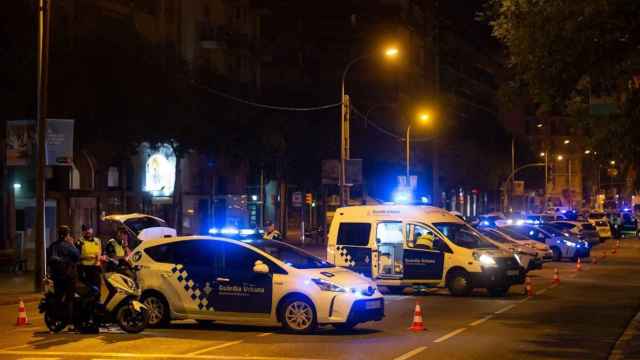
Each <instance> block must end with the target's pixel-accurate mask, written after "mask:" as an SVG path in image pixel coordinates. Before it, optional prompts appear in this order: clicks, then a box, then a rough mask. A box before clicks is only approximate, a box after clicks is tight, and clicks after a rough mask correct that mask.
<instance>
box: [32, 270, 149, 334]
mask: <svg viewBox="0 0 640 360" xmlns="http://www.w3.org/2000/svg"><path fill="white" fill-rule="evenodd" d="M107 261H108V262H109V263H108V265H109V266H108V268H107V272H105V273H103V274H102V280H103V282H104V284H105V287H106V290H107V291H106V292H102V294H101V292H100V291H99V289H97V288H95V287H93V288H90V287H89V286H87V285H84V284H82V285H80V286H78V289H77V292H76V295H75V297H74V300H73V314H72V316H71V321H69V320H68V318H69V317H68V316H66V315H67V314H66V312H67V311H66V307H65V306H61V305H62V304H60V300H59V299H57V298H56V296H55V295H54V292H53V280H52V279H50V278H47V279H46V280H45V286H46V290H45V295H44V298H43V299H42V300H41V301H40V305H39V307H38V308H39V310H40V313H43V314H44V322H45V324H46V326H47V328H48V329H49V330H51V331H52V332H60V331H62V330H63V329H64V328H66V327H67V325H69V323H71V324H73V325H74V327H75V329H76V330H78V331H80V332H81V333H97V332H98V331H99V327H101V326H106V325H108V324H113V323H115V324H118V326H120V328H121V329H122V330H123V331H125V332H127V333H132V334H135V333H140V332H142V331H143V330H144V329H145V328H146V327H147V322H148V312H147V308H146V306H145V305H144V304H142V303H141V302H140V301H139V299H140V294H141V291H140V288H139V287H138V285H137V283H136V280H135V272H136V271H137V270H138V269H136V268H135V267H133V268H132V267H131V266H130V265H128V262H126V261H125V260H121V261H119V262H118V261H115V260H112V259H108V260H107ZM123 273H127V274H129V275H130V276H133V277H130V276H127V275H124V274H123Z"/></svg>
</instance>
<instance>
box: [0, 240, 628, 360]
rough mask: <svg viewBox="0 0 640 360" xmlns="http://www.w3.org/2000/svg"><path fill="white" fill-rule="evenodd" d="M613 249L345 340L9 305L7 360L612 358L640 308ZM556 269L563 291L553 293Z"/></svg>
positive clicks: (397, 307) (2, 330) (433, 296)
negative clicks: (145, 323) (105, 325)
mask: <svg viewBox="0 0 640 360" xmlns="http://www.w3.org/2000/svg"><path fill="white" fill-rule="evenodd" d="M614 244H615V243H614V242H613V241H610V242H607V243H606V244H604V245H600V246H598V247H596V249H595V250H594V251H593V253H592V254H595V255H596V256H598V257H599V258H600V257H601V256H602V254H603V253H604V252H605V250H606V252H607V258H606V259H604V260H600V261H599V262H598V264H592V263H590V262H589V260H587V261H585V262H584V263H583V269H582V271H580V272H576V271H575V264H574V263H568V262H564V263H550V264H546V265H545V269H543V270H540V271H535V272H532V273H531V278H532V281H533V284H534V290H535V292H536V294H535V295H534V296H532V297H526V296H524V295H523V287H522V286H518V287H513V288H512V290H511V292H510V293H509V296H508V297H506V298H491V297H489V296H487V295H486V294H485V293H484V292H477V293H475V294H474V295H473V296H471V297H468V298H454V297H451V296H449V295H448V294H447V292H446V291H435V292H428V293H421V294H407V295H396V296H388V297H386V318H385V319H384V320H383V321H381V322H377V323H368V324H363V325H361V326H359V327H358V328H356V329H355V330H354V331H351V332H346V333H340V332H337V331H335V330H333V329H332V328H326V329H321V330H320V331H319V332H318V333H317V334H314V335H307V336H297V335H289V334H285V333H282V332H281V331H280V329H279V328H264V327H250V326H234V325H226V324H215V325H212V326H210V327H207V328H203V327H200V326H198V325H197V324H195V323H193V322H189V321H183V322H176V323H173V324H172V325H171V326H170V327H169V328H163V329H149V330H147V331H145V332H144V333H143V334H139V335H129V334H123V333H121V332H120V331H118V330H116V329H112V330H109V331H103V332H101V334H99V335H81V334H77V333H70V332H64V333H61V334H49V333H48V332H47V331H46V329H45V327H44V325H43V322H42V318H41V316H40V314H37V312H36V311H35V306H36V304H35V303H29V304H27V313H28V315H29V316H30V317H31V319H30V320H31V322H32V324H31V325H29V326H26V327H16V326H15V319H16V315H17V308H16V306H3V307H0V334H1V336H0V359H24V360H26V359H42V360H44V359H49V360H50V359H96V360H97V359H123V358H126V359H247V360H250V359H265V360H269V359H285V360H286V359H292V360H293V359H296V360H298V359H331V360H338V359H365V360H372V359H390V360H393V359H395V360H407V359H412V360H413V359H429V358H441V359H495V358H498V359H527V358H531V359H607V358H608V357H609V355H610V353H611V351H612V349H613V348H614V345H615V344H616V342H617V341H618V339H619V338H620V337H621V335H622V334H623V332H624V331H625V329H626V328H627V325H628V324H629V321H630V320H631V319H632V318H634V316H635V315H636V313H637V312H638V310H640V277H639V276H637V274H638V273H639V272H640V241H639V240H635V239H634V240H630V239H625V240H623V241H622V247H621V249H620V250H618V252H617V254H615V255H612V254H611V248H612V247H613V246H614ZM554 267H557V268H558V269H559V271H560V277H561V283H560V285H558V286H552V277H553V269H554ZM416 302H419V303H420V304H421V306H422V310H423V316H424V321H425V325H426V327H427V331H424V332H419V333H415V332H411V331H409V330H408V329H407V328H408V327H409V325H410V323H411V321H412V315H413V309H414V306H415V304H416ZM631 340H632V341H633V340H635V341H636V342H637V341H638V339H634V338H633V337H631ZM636 348H637V347H636ZM635 355H636V356H638V355H639V354H635ZM627 358H634V357H633V355H629V356H628V357H627Z"/></svg>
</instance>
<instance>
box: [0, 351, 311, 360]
mask: <svg viewBox="0 0 640 360" xmlns="http://www.w3.org/2000/svg"><path fill="white" fill-rule="evenodd" d="M0 355H25V356H64V357H72V356H76V357H78V356H83V357H94V356H95V357H101V358H104V357H110V358H122V359H204V360H323V359H318V358H291V357H290V358H287V357H282V356H277V357H276V356H241V355H189V354H136V353H111V352H80V351H77V352H76V351H0Z"/></svg>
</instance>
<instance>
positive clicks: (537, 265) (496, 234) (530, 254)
mask: <svg viewBox="0 0 640 360" xmlns="http://www.w3.org/2000/svg"><path fill="white" fill-rule="evenodd" d="M479 231H480V233H481V234H482V235H484V236H486V237H487V238H488V239H489V241H491V242H492V243H493V244H494V245H496V246H497V247H498V248H500V249H503V250H507V251H511V252H512V253H513V255H514V256H515V257H516V259H517V260H518V261H519V262H520V265H522V267H523V268H524V269H525V270H526V271H531V270H537V269H542V258H539V257H538V253H537V252H536V251H535V250H534V249H532V248H530V247H528V246H525V245H522V244H519V243H518V242H516V241H514V240H512V239H511V238H509V237H508V236H506V235H504V234H502V233H501V232H500V231H498V230H496V229H491V228H480V229H479Z"/></svg>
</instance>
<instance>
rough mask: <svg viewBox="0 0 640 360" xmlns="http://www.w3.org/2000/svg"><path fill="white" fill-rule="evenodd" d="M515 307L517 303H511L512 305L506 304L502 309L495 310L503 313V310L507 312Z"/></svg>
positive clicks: (497, 312)
mask: <svg viewBox="0 0 640 360" xmlns="http://www.w3.org/2000/svg"><path fill="white" fill-rule="evenodd" d="M514 307H516V304H511V305H509V306H505V307H503V308H502V309H500V310H498V311H496V312H494V314H502V313H503V312H505V311H509V310H511V309H513V308H514Z"/></svg>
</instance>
